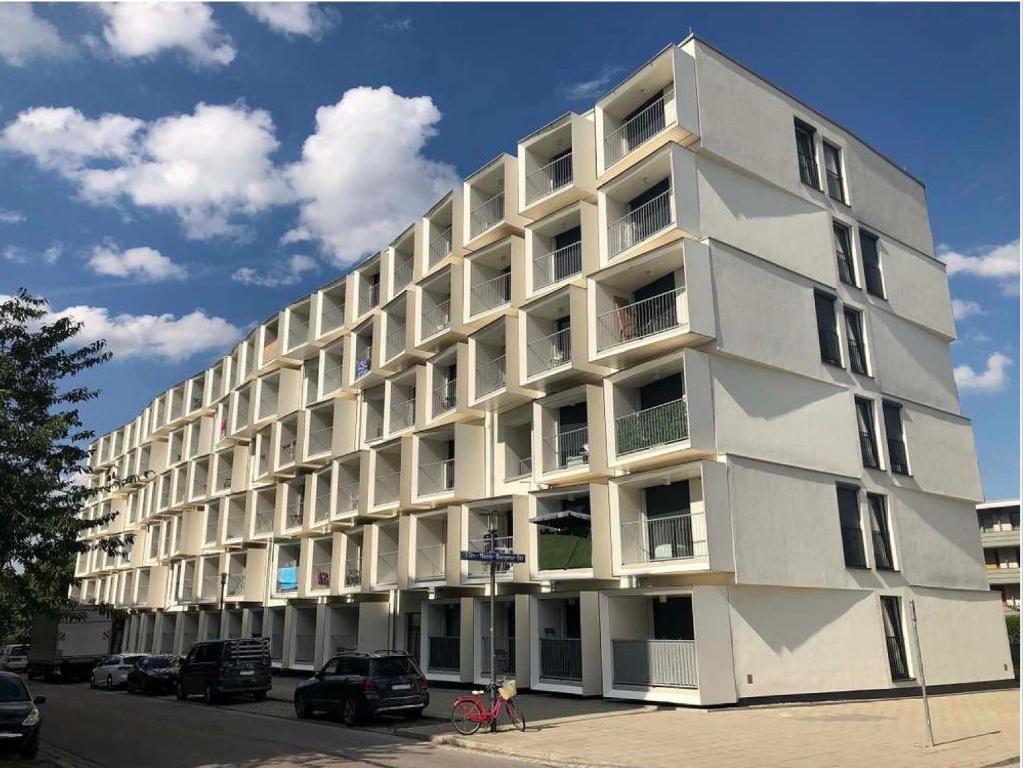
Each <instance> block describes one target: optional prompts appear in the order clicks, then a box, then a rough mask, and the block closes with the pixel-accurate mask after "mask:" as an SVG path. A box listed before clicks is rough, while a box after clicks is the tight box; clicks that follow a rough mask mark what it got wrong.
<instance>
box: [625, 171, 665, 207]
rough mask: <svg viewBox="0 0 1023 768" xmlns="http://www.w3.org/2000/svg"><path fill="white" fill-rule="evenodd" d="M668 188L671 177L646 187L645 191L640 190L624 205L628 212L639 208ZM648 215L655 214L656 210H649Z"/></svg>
mask: <svg viewBox="0 0 1023 768" xmlns="http://www.w3.org/2000/svg"><path fill="white" fill-rule="evenodd" d="M669 189H671V178H670V177H665V178H663V179H661V180H660V181H659V182H657V183H656V184H654V185H653V186H652V187H650V189H648V190H647V191H646V192H640V193H639V194H638V195H636V196H635V197H634V198H632V200H630V201H629V202H628V204H627V205H626V207H627V208H628V209H629V211H630V212H631V211H635V210H638V209H639V208H642V207H643V206H644V205H646V204H647V203H649V202H650V201H651V200H653V199H655V198H657V197H660V196H661V195H663V194H664V193H665V192H667V191H668V190H669ZM648 215H656V212H654V211H650V212H649V214H648Z"/></svg>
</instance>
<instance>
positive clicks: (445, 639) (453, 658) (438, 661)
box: [427, 636, 462, 672]
mask: <svg viewBox="0 0 1023 768" xmlns="http://www.w3.org/2000/svg"><path fill="white" fill-rule="evenodd" d="M427 639H428V640H429V648H430V655H429V663H428V664H427V669H432V670H440V671H445V672H457V671H458V667H459V661H458V660H459V656H460V647H461V644H462V639H461V638H460V637H450V636H431V637H429V638H427Z"/></svg>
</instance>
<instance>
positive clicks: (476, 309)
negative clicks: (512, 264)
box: [469, 271, 511, 315]
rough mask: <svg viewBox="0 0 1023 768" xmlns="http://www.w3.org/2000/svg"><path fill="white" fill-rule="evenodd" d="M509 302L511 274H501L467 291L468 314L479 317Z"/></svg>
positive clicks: (482, 281)
mask: <svg viewBox="0 0 1023 768" xmlns="http://www.w3.org/2000/svg"><path fill="white" fill-rule="evenodd" d="M509 301H511V272H510V271H509V272H503V273H501V274H499V275H496V276H495V277H490V278H487V279H484V280H481V281H480V282H478V283H476V284H474V285H473V286H472V287H471V288H470V289H469V313H470V315H481V314H483V313H484V312H489V311H490V310H492V309H497V308H498V307H500V306H502V305H504V304H507V303H508V302H509Z"/></svg>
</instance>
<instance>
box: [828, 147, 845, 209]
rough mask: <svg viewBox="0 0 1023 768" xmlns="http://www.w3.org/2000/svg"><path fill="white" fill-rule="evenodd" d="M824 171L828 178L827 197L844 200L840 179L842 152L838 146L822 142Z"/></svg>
mask: <svg viewBox="0 0 1023 768" xmlns="http://www.w3.org/2000/svg"><path fill="white" fill-rule="evenodd" d="M824 173H825V175H826V176H827V180H828V197H830V198H831V199H832V200H838V202H840V203H844V202H845V185H844V184H843V179H842V153H841V151H840V150H839V149H838V147H836V146H834V145H832V144H828V142H826V141H825V142H824Z"/></svg>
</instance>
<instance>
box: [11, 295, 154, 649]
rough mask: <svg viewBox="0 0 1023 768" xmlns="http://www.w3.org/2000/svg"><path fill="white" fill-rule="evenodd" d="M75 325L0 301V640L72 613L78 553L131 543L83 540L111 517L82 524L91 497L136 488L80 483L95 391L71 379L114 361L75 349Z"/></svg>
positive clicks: (30, 299)
mask: <svg viewBox="0 0 1023 768" xmlns="http://www.w3.org/2000/svg"><path fill="white" fill-rule="evenodd" d="M81 328H82V324H81V323H80V322H77V321H75V320H73V319H69V318H59V319H51V318H49V317H48V312H47V305H46V302H45V301H44V300H42V299H40V298H37V297H34V296H31V295H29V294H28V293H27V292H26V291H25V290H24V289H22V290H20V291H19V292H18V295H17V296H14V297H9V298H5V300H3V301H2V303H0V638H2V637H13V636H17V635H23V634H24V633H25V632H26V631H27V628H28V625H29V623H30V622H31V620H32V618H33V617H35V616H37V615H39V614H41V613H45V612H54V611H56V612H62V611H63V612H68V611H71V610H72V609H73V604H72V603H71V601H70V600H69V599H68V588H69V586H70V585H71V584H72V583H74V563H75V558H76V556H77V555H78V553H80V552H85V551H87V550H89V549H90V548H91V547H93V546H96V547H100V548H102V549H103V550H105V551H107V552H110V553H112V554H114V553H117V552H120V551H122V548H123V547H124V546H125V545H126V544H127V543H128V542H126V541H122V540H121V539H120V538H118V537H108V538H105V539H102V540H101V541H99V542H96V543H92V544H90V543H88V542H86V541H83V540H81V538H80V534H81V533H82V532H84V531H87V530H89V529H90V528H93V527H95V526H98V525H102V524H104V523H106V522H108V521H109V520H111V519H112V518H113V517H115V516H116V514H117V513H116V512H113V511H111V512H108V513H107V514H105V515H102V516H97V517H95V518H94V519H92V520H84V519H82V517H81V516H80V514H81V511H82V510H83V508H84V507H85V505H86V504H87V503H88V502H89V501H90V499H93V498H94V497H95V496H97V495H98V494H100V493H104V492H107V491H110V490H114V489H116V488H118V487H122V486H123V485H125V484H126V483H133V482H136V481H137V478H134V477H131V478H121V479H112V480H110V481H108V482H107V483H105V484H104V485H102V486H98V487H95V488H89V487H87V486H86V485H85V484H83V483H82V481H81V478H82V477H85V476H86V475H85V474H83V473H86V472H87V471H88V458H89V452H88V447H87V446H88V443H89V441H90V440H92V438H93V437H94V434H93V432H91V431H89V430H86V429H84V428H83V426H82V422H81V419H80V417H79V414H78V408H77V406H78V405H79V404H80V403H83V402H86V401H87V400H91V399H93V398H95V397H96V396H97V395H98V394H99V393H98V392H97V391H95V390H91V389H88V388H87V387H76V386H73V385H71V384H70V381H71V380H72V379H74V377H75V376H76V375H78V374H79V373H81V372H82V371H85V370H87V369H89V368H93V367H95V366H97V365H100V364H102V363H104V362H106V361H107V360H109V359H110V356H111V354H110V352H109V351H107V350H106V348H105V346H106V345H105V342H103V341H102V340H100V341H95V342H92V343H91V344H86V345H85V346H81V347H79V348H77V349H74V348H72V345H73V342H74V338H75V336H77V335H78V333H79V331H80V330H81Z"/></svg>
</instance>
